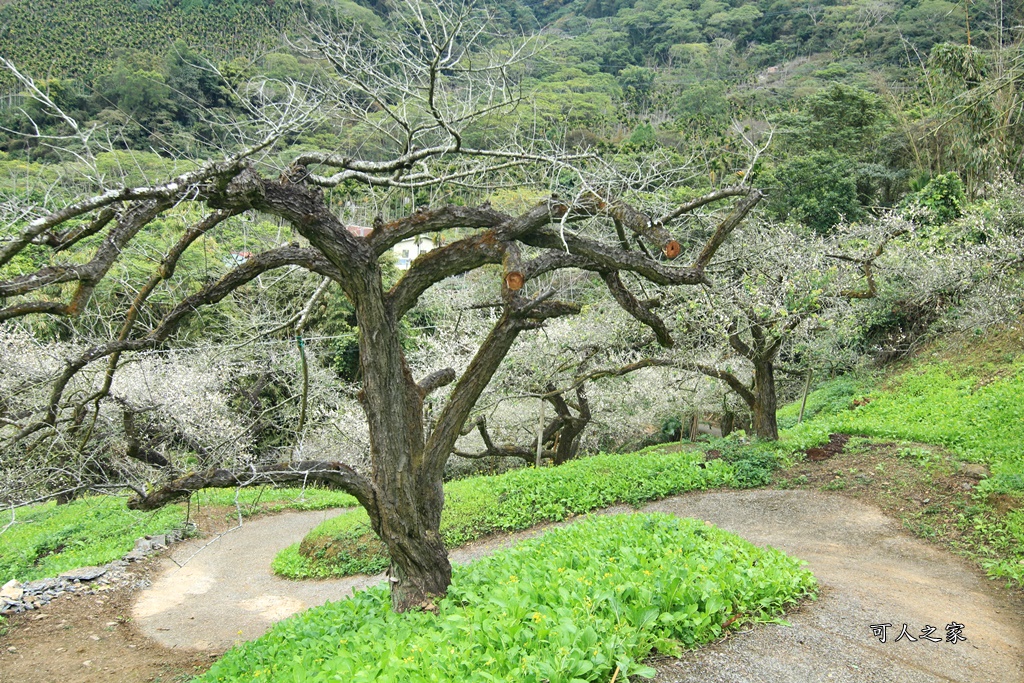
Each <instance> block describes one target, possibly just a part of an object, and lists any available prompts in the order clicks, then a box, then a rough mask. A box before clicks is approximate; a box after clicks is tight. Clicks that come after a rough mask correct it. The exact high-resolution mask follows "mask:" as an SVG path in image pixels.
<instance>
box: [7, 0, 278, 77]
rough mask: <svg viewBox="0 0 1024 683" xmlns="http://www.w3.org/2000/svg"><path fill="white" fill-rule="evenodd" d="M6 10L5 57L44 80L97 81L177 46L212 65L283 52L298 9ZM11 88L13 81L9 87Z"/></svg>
mask: <svg viewBox="0 0 1024 683" xmlns="http://www.w3.org/2000/svg"><path fill="white" fill-rule="evenodd" d="M0 4H3V6H2V7H0V46H2V47H0V55H2V56H4V57H6V58H7V59H9V60H11V61H12V62H14V63H15V64H17V65H18V66H19V68H22V69H24V71H25V72H27V73H29V74H32V75H33V76H35V77H37V78H42V77H61V78H64V77H69V76H71V77H78V78H84V79H86V80H87V81H92V80H93V79H95V78H96V77H98V76H100V75H102V74H103V73H105V72H106V71H107V70H109V68H110V65H111V64H112V63H113V62H114V61H115V60H116V59H117V58H118V57H124V56H127V55H130V54H131V53H133V52H146V53H149V54H151V55H156V56H160V55H163V54H164V53H165V52H166V51H167V50H168V48H170V47H171V46H172V45H173V44H174V42H175V41H176V40H184V41H185V42H186V43H187V44H189V45H190V46H195V47H200V48H201V50H202V52H203V53H204V54H205V55H207V56H209V57H213V58H217V59H223V58H225V57H227V58H230V57H234V56H236V55H239V54H246V55H251V54H253V53H254V52H255V51H256V50H257V49H258V46H260V45H267V44H276V42H278V40H279V37H280V34H281V32H282V30H283V28H284V26H285V25H286V24H287V22H288V21H289V19H290V18H291V17H292V15H293V12H294V10H295V7H294V6H293V5H292V4H291V3H289V2H277V3H275V2H274V1H273V0H219V1H217V2H214V1H212V0H32V1H31V2H29V1H26V0H13V1H12V2H8V3H0ZM0 82H4V83H7V84H11V80H10V78H9V77H8V76H6V74H5V77H4V80H3V81H0Z"/></svg>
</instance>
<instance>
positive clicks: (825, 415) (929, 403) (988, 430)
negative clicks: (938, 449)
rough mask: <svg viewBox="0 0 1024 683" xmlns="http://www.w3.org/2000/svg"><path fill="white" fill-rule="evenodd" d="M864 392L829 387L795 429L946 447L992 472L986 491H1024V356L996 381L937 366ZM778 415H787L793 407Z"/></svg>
mask: <svg viewBox="0 0 1024 683" xmlns="http://www.w3.org/2000/svg"><path fill="white" fill-rule="evenodd" d="M864 388H866V387H864V386H863V385H862V384H859V383H857V382H856V381H851V380H846V379H844V378H840V379H839V380H834V381H833V382H830V383H828V384H826V385H825V386H823V387H822V388H821V389H819V390H817V391H815V392H813V393H812V394H811V397H809V399H808V403H811V402H812V401H814V402H815V403H819V402H820V403H821V404H822V405H823V406H824V408H823V409H821V410H820V411H816V412H817V414H816V415H815V417H814V418H813V419H812V420H811V421H810V422H809V423H808V424H805V425H800V427H797V428H794V430H793V431H812V430H817V431H833V432H844V433H847V434H866V435H868V436H874V437H878V438H883V439H895V440H903V441H914V442H920V443H931V444H938V445H942V446H945V447H946V448H948V449H949V450H950V451H952V452H953V453H955V454H956V455H957V456H958V457H960V458H962V459H964V460H968V461H972V462H982V463H986V464H987V465H989V466H990V467H991V470H992V477H991V478H990V479H987V480H986V481H985V483H984V487H985V489H986V490H987V491H999V492H1010V491H1024V449H1022V448H1021V444H1024V401H1022V400H1021V397H1024V357H1022V358H1020V359H1017V360H1015V361H1013V362H1012V363H1009V364H1007V365H1006V366H1005V367H1004V368H1003V373H1002V374H1001V376H996V377H995V378H992V377H991V376H989V375H988V374H987V373H984V372H982V371H980V369H978V368H973V367H970V366H963V365H954V364H952V363H949V362H939V363H931V364H923V365H920V366H917V367H914V368H911V369H910V370H908V371H907V372H905V373H903V374H902V375H899V376H898V377H895V378H893V379H891V380H890V381H889V382H888V383H887V385H885V386H882V387H876V388H874V389H871V390H868V391H856V389H864ZM851 389H852V390H853V391H851ZM816 394H821V395H823V396H824V397H825V399H824V400H822V399H820V398H819V396H816ZM842 397H845V401H844V400H840V398H842ZM855 399H856V400H857V403H858V404H859V405H854V403H853V401H854V400H855ZM844 403H845V405H844ZM780 412H784V414H787V416H788V413H791V412H792V407H787V408H786V409H784V411H780Z"/></svg>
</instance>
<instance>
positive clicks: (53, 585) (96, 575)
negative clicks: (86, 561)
mask: <svg viewBox="0 0 1024 683" xmlns="http://www.w3.org/2000/svg"><path fill="white" fill-rule="evenodd" d="M182 538H184V532H182V531H181V530H180V529H175V530H174V531H171V532H169V533H166V534H159V535H155V536H145V537H143V538H140V539H138V540H136V541H135V547H134V548H133V549H132V550H131V551H130V552H129V553H127V554H126V555H125V556H124V557H123V558H121V559H120V560H115V561H114V562H111V563H109V564H105V565H103V566H102V567H79V568H78V569H72V570H71V571H68V572H64V573H63V574H61V575H60V576H58V577H57V578H55V579H37V580H36V581H29V582H28V583H20V582H18V580H17V579H11V580H10V581H8V582H7V583H5V584H4V585H3V587H2V588H0V614H19V613H21V612H29V611H31V610H34V609H39V608H40V607H42V606H43V605H45V604H47V603H48V602H50V601H51V600H53V599H54V598H56V597H57V596H59V595H64V594H67V593H85V594H88V595H95V594H97V593H102V592H105V591H109V590H111V589H113V588H115V587H117V586H119V585H122V584H124V583H126V582H127V580H128V573H127V568H128V565H129V564H130V563H131V562H135V561H137V560H141V559H142V558H144V557H146V556H147V555H150V554H152V553H154V552H156V551H158V550H163V549H164V548H166V547H167V546H169V545H171V544H172V543H177V542H178V541H180V540H181V539H182Z"/></svg>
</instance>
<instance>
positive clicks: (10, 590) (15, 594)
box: [0, 579, 25, 602]
mask: <svg viewBox="0 0 1024 683" xmlns="http://www.w3.org/2000/svg"><path fill="white" fill-rule="evenodd" d="M24 594H25V590H24V589H23V588H22V587H21V584H20V583H18V580H17V579H11V580H10V581H8V582H7V583H5V584H4V586H3V588H0V598H6V599H7V600H10V601H12V602H16V601H18V600H21V596H23V595H24Z"/></svg>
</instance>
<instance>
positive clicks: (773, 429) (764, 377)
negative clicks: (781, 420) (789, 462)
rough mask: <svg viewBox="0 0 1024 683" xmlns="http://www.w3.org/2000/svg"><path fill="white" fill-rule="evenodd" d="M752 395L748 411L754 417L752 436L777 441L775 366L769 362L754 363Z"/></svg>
mask: <svg viewBox="0 0 1024 683" xmlns="http://www.w3.org/2000/svg"><path fill="white" fill-rule="evenodd" d="M752 394H753V399H754V400H753V402H751V403H750V410H751V412H752V413H753V415H754V434H756V435H757V438H759V439H767V440H768V441H778V440H779V424H778V421H777V420H776V416H775V411H776V409H777V397H776V393H775V365H774V363H772V362H771V361H770V360H768V361H764V360H763V361H759V362H757V361H756V362H755V363H754V388H753V391H752Z"/></svg>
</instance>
